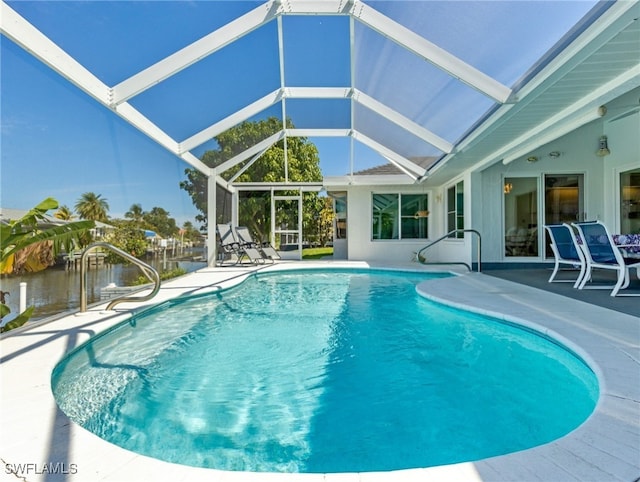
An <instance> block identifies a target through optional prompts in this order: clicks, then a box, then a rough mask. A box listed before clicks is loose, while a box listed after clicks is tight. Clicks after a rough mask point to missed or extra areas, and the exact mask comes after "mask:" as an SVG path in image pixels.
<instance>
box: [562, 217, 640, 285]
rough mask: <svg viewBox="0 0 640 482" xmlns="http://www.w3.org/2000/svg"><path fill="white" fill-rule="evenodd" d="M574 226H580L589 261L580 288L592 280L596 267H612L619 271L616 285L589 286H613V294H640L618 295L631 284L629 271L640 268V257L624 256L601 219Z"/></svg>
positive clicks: (582, 241)
mask: <svg viewBox="0 0 640 482" xmlns="http://www.w3.org/2000/svg"><path fill="white" fill-rule="evenodd" d="M574 226H575V227H576V228H578V232H579V234H580V241H581V247H582V249H583V251H584V254H585V258H586V261H587V268H586V272H585V274H584V277H583V278H582V281H581V282H580V284H579V285H578V289H584V288H585V285H586V284H587V281H590V280H591V271H592V270H593V269H594V268H599V269H611V270H615V271H617V272H618V281H617V282H616V284H615V285H614V286H589V287H588V288H591V289H608V288H613V290H612V291H611V296H640V293H638V294H631V293H628V294H627V293H625V294H624V295H618V291H620V290H621V289H625V288H627V287H628V286H629V278H630V273H629V272H630V270H631V268H640V259H638V258H625V257H624V256H622V253H621V252H620V249H619V248H618V247H617V246H616V245H615V243H614V242H613V238H612V237H611V234H610V233H609V230H608V229H607V227H606V226H605V225H604V224H603V223H601V222H600V221H590V222H584V223H575V224H574Z"/></svg>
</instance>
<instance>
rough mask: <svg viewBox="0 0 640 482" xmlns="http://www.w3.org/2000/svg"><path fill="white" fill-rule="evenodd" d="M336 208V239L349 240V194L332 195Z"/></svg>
mask: <svg viewBox="0 0 640 482" xmlns="http://www.w3.org/2000/svg"><path fill="white" fill-rule="evenodd" d="M331 197H333V202H334V206H335V208H334V209H335V218H334V222H335V232H336V239H347V193H346V192H334V193H331Z"/></svg>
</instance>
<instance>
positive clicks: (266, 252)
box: [236, 226, 280, 261]
mask: <svg viewBox="0 0 640 482" xmlns="http://www.w3.org/2000/svg"><path fill="white" fill-rule="evenodd" d="M236 235H237V236H238V241H240V244H242V245H243V246H249V247H252V248H255V249H257V250H259V251H260V252H261V253H262V255H263V256H264V258H265V259H269V260H271V261H275V260H276V259H280V255H279V254H278V252H277V251H276V249H275V248H274V247H273V246H271V244H269V243H256V242H255V241H254V240H253V237H252V236H251V233H250V232H249V228H247V227H246V226H238V227H236Z"/></svg>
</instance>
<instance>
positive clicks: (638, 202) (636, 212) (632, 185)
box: [620, 169, 640, 234]
mask: <svg viewBox="0 0 640 482" xmlns="http://www.w3.org/2000/svg"><path fill="white" fill-rule="evenodd" d="M620 232H621V233H623V234H640V169H632V170H631V171H625V172H622V173H620Z"/></svg>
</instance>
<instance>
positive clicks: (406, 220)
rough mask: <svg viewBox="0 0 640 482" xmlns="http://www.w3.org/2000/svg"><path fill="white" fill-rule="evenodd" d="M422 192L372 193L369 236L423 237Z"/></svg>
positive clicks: (424, 205) (425, 214)
mask: <svg viewBox="0 0 640 482" xmlns="http://www.w3.org/2000/svg"><path fill="white" fill-rule="evenodd" d="M428 206H429V197H428V195H426V194H374V195H373V203H372V215H373V217H372V238H373V239H426V238H427V237H428V233H429V222H428V220H429V218H428V216H429V210H428Z"/></svg>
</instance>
